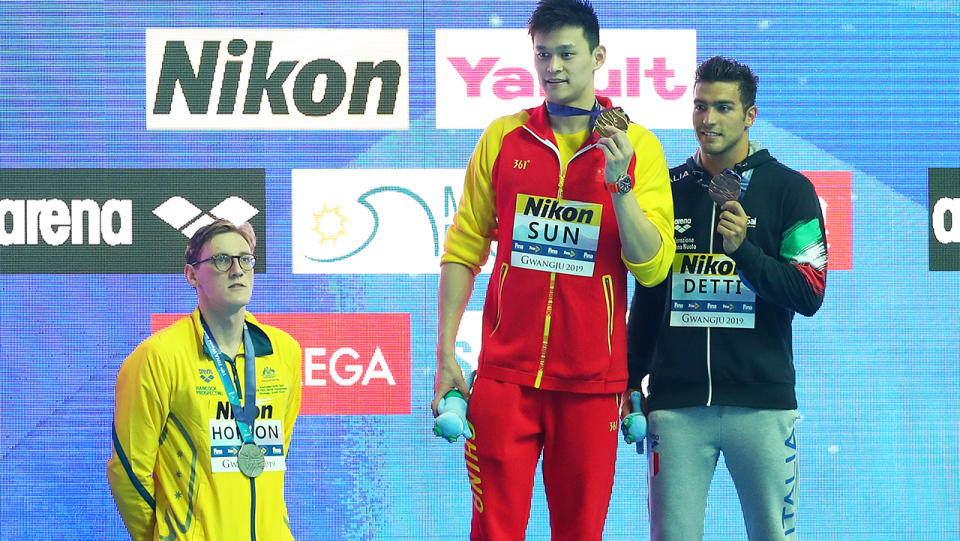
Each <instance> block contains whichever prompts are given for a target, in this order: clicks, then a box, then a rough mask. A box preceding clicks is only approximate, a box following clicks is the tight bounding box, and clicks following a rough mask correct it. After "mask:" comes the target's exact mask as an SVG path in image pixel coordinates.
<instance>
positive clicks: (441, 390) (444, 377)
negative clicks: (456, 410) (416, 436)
mask: <svg viewBox="0 0 960 541" xmlns="http://www.w3.org/2000/svg"><path fill="white" fill-rule="evenodd" d="M451 389H457V390H458V391H460V394H462V395H463V399H464V400H466V401H467V402H468V403H469V402H470V389H469V387H467V382H466V380H465V379H463V370H461V369H460V365H459V364H458V363H457V358H456V357H455V356H454V354H453V353H452V352H451V353H442V352H440V351H438V352H437V373H436V375H435V376H434V377H433V403H432V404H431V407H432V408H433V416H434V417H436V416H437V406H438V405H439V404H440V399H441V398H443V397H444V396H445V395H446V394H447V393H448V392H450V390H451Z"/></svg>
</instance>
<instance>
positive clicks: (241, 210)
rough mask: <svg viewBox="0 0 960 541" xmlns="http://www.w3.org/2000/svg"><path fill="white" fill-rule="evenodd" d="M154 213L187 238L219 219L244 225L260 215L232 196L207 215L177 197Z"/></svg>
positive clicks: (251, 207)
mask: <svg viewBox="0 0 960 541" xmlns="http://www.w3.org/2000/svg"><path fill="white" fill-rule="evenodd" d="M153 213H154V214H155V215H156V216H157V218H160V219H161V220H163V221H164V222H166V223H168V224H170V226H171V227H173V228H175V229H177V230H179V231H180V232H181V233H183V235H184V236H185V237H187V238H190V237H192V236H193V234H194V233H195V232H196V231H197V229H200V228H201V227H203V226H205V225H207V224H211V223H213V222H214V221H216V220H217V219H224V220H230V221H231V222H233V223H235V224H242V223H244V222H248V221H250V218H253V217H254V216H256V215H257V214H259V213H260V211H259V210H257V208H256V207H254V206H253V205H251V204H250V203H247V202H246V201H244V200H243V198H242V197H237V196H230V197H228V198H226V199H224V200H223V201H221V202H220V203H219V204H218V205H217V206H215V207H213V208H212V209H210V214H207V213H205V212H203V211H201V210H200V209H199V208H197V206H196V205H194V204H193V203H191V202H190V201H187V200H186V199H185V198H183V197H180V196H179V195H175V196H173V197H171V198H170V199H167V200H166V201H164V202H163V203H162V204H160V206H158V207H157V208H155V209H153ZM211 214H212V215H213V216H211ZM195 218H196V219H195ZM184 226H186V227H184Z"/></svg>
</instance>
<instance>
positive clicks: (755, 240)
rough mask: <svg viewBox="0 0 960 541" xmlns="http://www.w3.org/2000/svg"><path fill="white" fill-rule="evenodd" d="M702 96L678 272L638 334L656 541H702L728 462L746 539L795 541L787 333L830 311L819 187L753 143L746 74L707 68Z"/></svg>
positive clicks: (649, 300)
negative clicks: (715, 481) (712, 496)
mask: <svg viewBox="0 0 960 541" xmlns="http://www.w3.org/2000/svg"><path fill="white" fill-rule="evenodd" d="M694 88H695V93H694V109H693V128H694V130H695V132H696V136H697V140H698V141H699V143H700V147H699V149H698V150H697V152H696V153H695V154H694V155H693V157H691V158H690V159H688V160H687V161H686V163H685V164H683V165H680V166H678V167H675V168H673V169H671V171H670V176H671V181H672V188H673V198H674V218H675V224H674V226H675V227H674V230H675V231H674V232H675V236H676V241H677V255H676V259H675V261H674V266H673V271H672V273H671V275H670V276H669V277H668V278H667V280H666V281H665V282H663V284H661V285H660V286H658V287H656V288H652V289H651V288H643V287H638V288H637V289H636V293H635V295H634V299H633V304H632V308H631V312H630V322H629V331H628V332H629V364H630V387H632V388H640V387H641V382H642V380H643V379H644V378H648V381H647V382H646V383H647V386H646V389H647V393H646V397H645V400H644V404H645V407H644V409H645V412H646V413H647V416H648V423H649V430H648V439H647V447H648V451H649V452H648V457H649V458H648V460H649V468H648V475H649V481H650V499H649V502H650V527H651V538H652V539H654V540H661V541H662V540H683V541H689V540H691V539H701V538H702V537H703V518H704V511H705V507H706V501H707V491H708V489H709V486H710V481H711V480H712V478H713V474H714V470H715V468H716V464H717V460H718V458H719V456H720V453H721V452H722V453H723V454H724V459H725V462H726V464H727V469H728V470H729V471H730V475H731V477H732V478H733V481H734V484H735V485H736V487H737V493H738V495H739V497H740V504H741V507H742V509H743V517H744V522H745V523H746V528H747V534H748V536H749V538H750V539H751V540H768V539H784V538H787V537H794V538H795V535H796V533H795V531H796V506H797V439H796V436H795V433H794V422H795V420H796V419H797V418H798V413H797V400H796V394H795V392H794V379H795V372H794V368H793V348H792V342H791V341H792V336H791V335H792V331H791V322H792V320H793V315H794V313H795V312H799V313H801V314H803V315H805V316H811V315H813V314H814V313H816V311H817V310H818V309H819V308H820V304H821V302H822V301H823V294H824V287H825V284H826V266H827V247H826V240H825V233H824V226H823V216H822V213H821V209H820V203H819V199H818V197H817V194H816V192H815V191H814V188H813V185H812V184H810V181H809V180H807V179H806V178H805V177H804V176H803V175H801V174H800V173H798V172H796V171H794V170H792V169H790V168H788V167H786V166H784V165H782V164H780V163H779V162H778V161H777V160H775V159H774V158H773V157H772V156H770V153H769V152H768V151H767V150H765V149H762V148H761V147H760V145H758V144H757V143H755V142H751V141H750V140H749V138H748V131H749V128H750V126H752V125H753V122H754V120H755V119H756V116H757V107H756V105H755V104H754V101H755V97H756V90H757V78H756V76H755V75H754V74H753V72H752V71H751V70H750V68H749V67H747V66H744V65H742V64H739V63H737V62H735V61H731V60H728V59H725V58H722V57H714V58H711V59H709V60H707V61H706V62H704V63H703V64H701V65H700V67H699V68H698V69H697V78H696V82H695V87H694ZM655 305H656V306H663V307H664V310H663V311H660V310H656V311H651V310H649V308H648V307H650V306H655Z"/></svg>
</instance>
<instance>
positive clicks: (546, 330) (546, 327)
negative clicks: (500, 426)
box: [533, 272, 557, 389]
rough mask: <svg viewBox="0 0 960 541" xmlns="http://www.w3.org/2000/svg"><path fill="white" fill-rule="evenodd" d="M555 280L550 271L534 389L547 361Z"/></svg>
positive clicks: (538, 385)
mask: <svg viewBox="0 0 960 541" xmlns="http://www.w3.org/2000/svg"><path fill="white" fill-rule="evenodd" d="M556 281H557V274H556V273H554V272H551V273H550V291H549V293H547V314H546V316H545V317H544V318H543V346H542V347H541V348H540V367H539V368H538V369H537V379H536V381H534V382H533V386H534V388H536V389H539V388H540V380H541V379H543V365H544V364H545V363H546V362H547V342H549V341H550V317H551V316H552V315H553V288H554V285H555V284H556Z"/></svg>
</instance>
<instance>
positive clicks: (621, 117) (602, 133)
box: [593, 107, 630, 139]
mask: <svg viewBox="0 0 960 541" xmlns="http://www.w3.org/2000/svg"><path fill="white" fill-rule="evenodd" d="M611 126H613V127H615V128H617V129H618V130H620V131H627V128H628V127H629V126H630V118H629V117H627V113H625V112H623V109H622V108H620V107H614V108H612V109H604V110H603V111H600V114H598V115H597V118H596V120H595V121H594V124H593V134H594V136H595V137H596V138H597V139H600V138H601V137H610V136H612V135H613V134H614V133H616V132H615V131H614V130H611V129H610V127H611Z"/></svg>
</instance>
